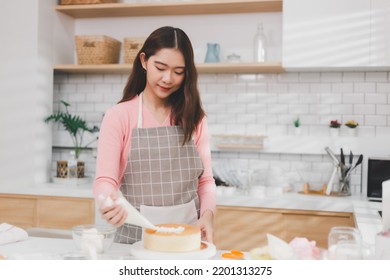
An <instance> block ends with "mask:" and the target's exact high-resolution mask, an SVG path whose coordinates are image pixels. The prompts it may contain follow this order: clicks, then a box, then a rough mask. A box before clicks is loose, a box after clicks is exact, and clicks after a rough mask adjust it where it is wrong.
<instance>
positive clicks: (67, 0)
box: [61, 0, 118, 5]
mask: <svg viewBox="0 0 390 280" xmlns="http://www.w3.org/2000/svg"><path fill="white" fill-rule="evenodd" d="M116 2H118V0H61V5H80V4H102V3H116Z"/></svg>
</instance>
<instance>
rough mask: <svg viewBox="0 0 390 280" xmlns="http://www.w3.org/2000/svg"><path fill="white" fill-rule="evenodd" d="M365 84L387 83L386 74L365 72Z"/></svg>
mask: <svg viewBox="0 0 390 280" xmlns="http://www.w3.org/2000/svg"><path fill="white" fill-rule="evenodd" d="M366 81H367V82H387V72H367V73H366Z"/></svg>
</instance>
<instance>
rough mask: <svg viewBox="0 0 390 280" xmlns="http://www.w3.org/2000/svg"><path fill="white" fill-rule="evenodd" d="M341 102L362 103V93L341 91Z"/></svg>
mask: <svg viewBox="0 0 390 280" xmlns="http://www.w3.org/2000/svg"><path fill="white" fill-rule="evenodd" d="M341 96H342V102H343V103H346V104H348V103H349V104H362V103H364V97H365V95H364V93H343V94H342V95H341Z"/></svg>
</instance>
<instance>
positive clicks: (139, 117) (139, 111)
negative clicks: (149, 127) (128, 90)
mask: <svg viewBox="0 0 390 280" xmlns="http://www.w3.org/2000/svg"><path fill="white" fill-rule="evenodd" d="M137 127H138V128H142V92H141V93H140V94H139V101H138V124H137Z"/></svg>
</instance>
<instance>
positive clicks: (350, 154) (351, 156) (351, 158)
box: [349, 151, 353, 166]
mask: <svg viewBox="0 0 390 280" xmlns="http://www.w3.org/2000/svg"><path fill="white" fill-rule="evenodd" d="M352 162H353V154H352V151H350V152H349V165H350V166H352Z"/></svg>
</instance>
